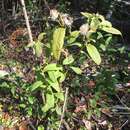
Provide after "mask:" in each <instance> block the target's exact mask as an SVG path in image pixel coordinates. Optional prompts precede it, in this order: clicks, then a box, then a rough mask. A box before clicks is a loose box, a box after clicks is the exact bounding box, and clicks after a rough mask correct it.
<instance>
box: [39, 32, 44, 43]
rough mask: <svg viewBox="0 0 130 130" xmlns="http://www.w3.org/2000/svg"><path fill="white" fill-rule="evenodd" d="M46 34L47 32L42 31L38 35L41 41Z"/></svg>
mask: <svg viewBox="0 0 130 130" xmlns="http://www.w3.org/2000/svg"><path fill="white" fill-rule="evenodd" d="M45 35H46V33H40V34H39V36H38V41H40V42H41V41H42V40H43V38H44V36H45Z"/></svg>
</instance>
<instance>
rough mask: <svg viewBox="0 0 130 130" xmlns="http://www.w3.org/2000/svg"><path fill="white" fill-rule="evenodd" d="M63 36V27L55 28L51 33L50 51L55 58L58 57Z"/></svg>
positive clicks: (57, 58)
mask: <svg viewBox="0 0 130 130" xmlns="http://www.w3.org/2000/svg"><path fill="white" fill-rule="evenodd" d="M64 38H65V28H57V29H55V31H54V33H53V41H52V52H53V55H54V58H55V59H56V60H59V59H60V55H61V51H62V47H63V44H64Z"/></svg>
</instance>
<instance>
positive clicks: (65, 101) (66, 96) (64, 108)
mask: <svg viewBox="0 0 130 130" xmlns="http://www.w3.org/2000/svg"><path fill="white" fill-rule="evenodd" d="M68 90H69V88H66V90H65V100H64V105H63V111H62V114H61V119H60V124H59V128H58V130H60V127H61V124H62V122H63V118H64V114H65V110H66V105H67V98H68Z"/></svg>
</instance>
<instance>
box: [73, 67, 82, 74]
mask: <svg viewBox="0 0 130 130" xmlns="http://www.w3.org/2000/svg"><path fill="white" fill-rule="evenodd" d="M70 68H71V69H72V70H73V71H74V72H75V73H76V74H82V70H81V69H80V68H78V67H74V66H71V67H70Z"/></svg>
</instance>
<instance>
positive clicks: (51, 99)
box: [43, 93, 55, 112]
mask: <svg viewBox="0 0 130 130" xmlns="http://www.w3.org/2000/svg"><path fill="white" fill-rule="evenodd" d="M54 103H55V100H54V95H53V94H49V93H47V94H46V104H45V106H44V107H43V111H44V112H47V111H48V110H49V109H51V108H53V107H54Z"/></svg>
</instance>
